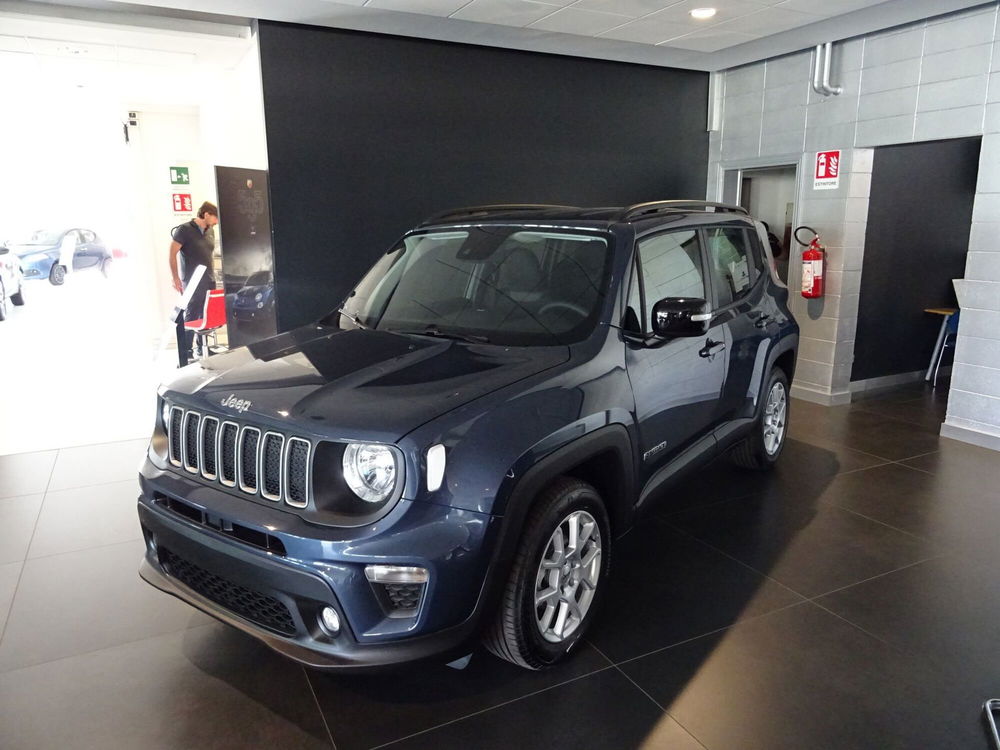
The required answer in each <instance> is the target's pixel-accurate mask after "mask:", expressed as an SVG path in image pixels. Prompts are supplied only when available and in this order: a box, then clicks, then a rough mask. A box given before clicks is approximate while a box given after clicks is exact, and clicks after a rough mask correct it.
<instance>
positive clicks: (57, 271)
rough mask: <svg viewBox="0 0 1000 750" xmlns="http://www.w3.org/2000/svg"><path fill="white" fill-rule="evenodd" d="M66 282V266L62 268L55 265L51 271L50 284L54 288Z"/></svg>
mask: <svg viewBox="0 0 1000 750" xmlns="http://www.w3.org/2000/svg"><path fill="white" fill-rule="evenodd" d="M65 281H66V266H61V265H59V264H58V263H55V264H53V266H52V269H51V270H50V271H49V283H50V284H52V286H62V285H63V283H64V282H65Z"/></svg>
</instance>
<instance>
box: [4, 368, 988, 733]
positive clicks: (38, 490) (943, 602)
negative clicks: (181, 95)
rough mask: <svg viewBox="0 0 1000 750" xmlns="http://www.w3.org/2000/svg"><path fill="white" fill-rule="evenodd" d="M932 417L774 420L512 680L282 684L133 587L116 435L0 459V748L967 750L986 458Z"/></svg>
mask: <svg viewBox="0 0 1000 750" xmlns="http://www.w3.org/2000/svg"><path fill="white" fill-rule="evenodd" d="M943 415H944V403H943V398H942V397H940V396H937V397H936V396H935V395H934V394H933V393H930V392H927V391H925V390H924V389H923V388H922V387H919V386H912V387H907V388H903V389H900V390H897V391H893V392H890V393H884V394H881V395H877V396H874V397H867V398H865V399H864V400H861V401H858V402H856V403H855V404H853V405H851V406H849V407H837V408H831V409H824V408H822V407H818V406H814V405H811V404H808V403H804V402H794V403H793V416H792V421H791V432H790V436H791V440H790V442H789V443H788V446H787V452H786V454H785V456H784V457H783V458H782V462H781V464H780V465H779V467H778V469H777V470H776V471H775V472H773V473H772V474H768V475H756V474H746V473H743V472H741V471H738V470H736V469H731V468H729V467H728V465H726V464H725V463H723V462H717V463H716V464H714V465H713V466H711V467H709V468H708V469H706V470H704V471H702V472H700V473H699V474H697V475H696V476H693V477H691V478H690V479H688V480H687V481H685V482H684V483H683V484H682V485H680V486H678V487H675V488H674V489H673V490H672V491H670V492H669V493H668V494H667V496H666V497H665V498H664V499H663V502H662V503H661V504H660V505H659V507H658V508H657V510H656V512H655V515H653V516H652V517H651V518H650V519H649V521H648V522H646V523H644V524H642V525H641V527H639V528H637V529H636V530H633V531H632V532H630V533H629V534H628V535H627V536H626V537H625V538H624V539H622V540H621V541H620V542H619V544H618V545H617V547H616V550H615V557H614V562H613V567H612V577H611V578H610V579H609V584H610V588H609V590H608V592H607V599H606V600H605V602H604V608H603V611H602V612H601V613H600V617H599V619H598V621H597V622H595V627H594V629H593V630H592V631H591V633H590V636H589V638H588V641H587V643H585V644H584V645H582V647H581V648H580V649H579V651H578V652H577V653H576V654H574V655H573V657H572V658H571V659H570V660H569V662H568V663H566V664H565V665H563V666H560V667H558V668H556V669H553V670H550V671H546V672H535V673H529V672H524V671H521V670H519V669H516V668H514V667H511V666H509V665H507V664H504V663H501V662H499V661H497V660H496V659H493V658H492V657H489V656H487V655H485V654H483V653H481V652H477V653H476V654H475V655H474V656H473V659H472V662H471V664H470V665H469V667H468V668H466V669H465V670H464V671H456V670H452V669H449V668H447V667H445V666H443V665H429V666H421V667H418V668H410V669H406V670H401V671H399V672H394V673H388V674H380V675H371V676H360V677H359V676H353V677H348V676H330V675H326V674H319V673H313V672H307V671H306V670H304V669H302V668H301V667H299V666H297V665H296V664H294V663H292V662H290V661H287V660H285V659H283V658H281V657H278V656H276V655H274V654H272V653H271V652H270V651H268V650H267V649H265V648H263V647H261V646H259V645H258V644H257V643H256V642H255V641H253V640H252V639H249V638H247V637H245V636H243V635H241V634H239V633H237V632H236V631H233V630H231V629H229V628H226V627H224V626H221V625H219V624H216V623H215V622H214V621H212V620H210V619H208V618H206V617H204V616H202V615H200V614H198V613H196V612H195V611H194V610H192V609H190V608H188V607H186V606H185V605H183V604H180V603H179V602H177V601H175V600H174V599H171V598H170V597H167V596H164V595H162V594H160V593H159V592H156V591H154V590H153V589H151V588H150V587H148V586H146V585H145V584H143V583H141V582H140V581H139V579H138V576H137V575H136V572H135V571H136V567H137V564H138V560H139V556H140V554H141V551H142V544H141V542H140V539H139V533H138V525H137V524H136V522H135V518H134V516H135V510H134V494H135V491H136V487H135V483H134V481H135V480H134V473H135V468H136V465H137V464H138V461H139V457H140V455H141V452H142V447H143V443H142V441H130V442H124V443H112V444H105V445H98V446H87V447H83V448H70V449H65V450H59V451H48V452H44V453H36V454H26V455H17V456H5V457H0V627H3V635H2V638H0V746H2V747H4V748H32V749H34V748H42V747H73V748H78V747H94V748H111V747H146V748H166V747H170V748H174V747H176V748H188V747H199V748H209V747H248V746H260V747H268V748H285V747H287V748H305V747H314V746H315V747H322V746H330V745H332V744H334V743H335V744H336V747H338V748H340V749H341V750H345V749H348V748H370V747H379V746H384V745H390V746H392V747H399V748H408V747H414V748H416V747H428V748H450V747H463V748H465V747H470V748H510V747H517V748H521V749H523V750H529V749H531V748H562V747H585V748H588V750H591V749H596V748H615V749H618V748H640V747H641V748H710V749H711V750H716V749H717V748H718V749H722V748H727V749H728V748H741V749H742V748H767V749H768V750H777V749H780V748H796V749H798V748H824V750H825V749H827V748H911V747H914V748H915V747H919V748H984V749H985V748H987V747H988V742H987V739H986V736H985V733H984V731H983V725H982V719H981V714H980V711H981V706H982V703H983V701H984V700H986V699H987V698H990V697H994V696H1000V585H998V584H1000V573H998V572H997V571H998V570H1000V566H998V563H1000V545H998V544H997V539H998V538H1000V456H998V455H997V454H996V453H992V452H990V451H986V450H982V449H978V448H974V447H972V446H968V445H964V444H961V443H957V442H953V441H949V440H944V439H941V438H939V437H938V436H937V429H938V424H939V423H940V420H941V419H942V418H943Z"/></svg>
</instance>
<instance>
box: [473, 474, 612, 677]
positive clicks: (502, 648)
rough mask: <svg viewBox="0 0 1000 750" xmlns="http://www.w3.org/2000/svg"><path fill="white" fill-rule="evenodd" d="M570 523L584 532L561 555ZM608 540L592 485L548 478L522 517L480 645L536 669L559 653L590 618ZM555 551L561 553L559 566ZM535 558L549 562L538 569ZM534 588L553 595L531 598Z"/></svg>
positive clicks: (600, 504)
mask: <svg viewBox="0 0 1000 750" xmlns="http://www.w3.org/2000/svg"><path fill="white" fill-rule="evenodd" d="M574 524H575V525H576V527H577V530H578V531H577V535H578V538H579V537H580V536H585V539H584V542H583V543H582V546H581V545H580V543H579V542H578V544H577V549H576V550H574V551H573V552H571V553H570V554H569V556H567V554H566V553H567V551H568V550H567V549H566V548H567V547H568V546H569V545H568V543H567V542H568V540H567V535H568V534H569V533H571V532H570V526H572V525H574ZM557 534H558V537H557ZM559 539H561V540H562V547H563V550H562V552H561V553H560V552H559V550H558V546H559V543H558V540H559ZM610 548H611V526H610V524H609V522H608V513H607V510H606V509H605V507H604V501H603V500H601V496H600V495H598V494H597V491H596V490H595V489H594V488H593V487H591V486H590V485H589V484H587V483H586V482H582V481H580V480H578V479H573V478H571V477H560V478H559V479H557V480H555V481H554V482H553V483H552V484H551V485H549V487H548V488H547V489H545V491H543V492H542V494H541V495H540V496H539V497H538V498H537V499H536V501H535V505H534V506H533V507H532V509H531V511H530V512H529V513H528V517H527V519H526V520H525V522H524V529H523V530H522V532H521V539H520V542H519V544H518V549H517V554H516V556H515V558H514V563H513V566H512V567H511V572H510V578H509V579H508V581H507V585H506V586H505V588H504V591H503V596H502V600H501V602H500V607H499V611H498V612H497V615H496V618H495V620H494V622H493V623H492V625H491V626H490V627H489V629H488V630H487V631H486V633H485V634H484V637H483V643H484V645H485V646H486V648H487V649H488V650H489V651H491V652H492V653H493V654H495V655H496V656H499V657H500V658H501V659H505V660H506V661H509V662H512V663H514V664H517V665H518V666H521V667H524V668H526V669H543V668H545V667H549V666H552V665H553V664H555V663H556V662H558V661H559V660H561V659H563V658H564V657H565V656H566V655H567V654H568V653H569V652H570V651H571V650H572V649H573V646H575V645H576V643H577V642H578V641H579V640H580V638H582V637H583V635H584V634H585V633H586V631H587V628H588V626H589V625H590V623H591V621H592V620H593V615H594V612H595V611H596V610H597V605H598V604H599V603H600V600H601V598H602V593H603V591H604V589H605V588H606V584H604V585H602V584H603V582H604V580H605V579H606V578H607V574H608V564H609V562H610V551H611V550H610ZM595 550H596V551H595ZM553 558H555V559H553ZM560 558H561V559H563V560H565V563H564V565H563V566H562V567H559V566H558V562H557V561H558V559H560ZM588 558H589V561H588ZM543 562H546V563H549V565H552V564H555V567H549V568H547V569H543V568H542V567H541V566H542V564H543ZM546 570H547V572H545V571H546ZM587 581H589V582H591V583H592V584H593V585H592V586H588V585H587V583H586V582H587ZM539 590H540V591H541V592H543V593H544V592H545V591H552V592H553V594H554V596H558V598H557V599H551V600H550V601H549V602H548V603H546V604H538V605H536V592H537V591H539ZM560 594H562V595H561V596H560ZM570 600H572V602H573V604H571V603H570ZM574 605H575V609H576V613H575V614H574V613H573V611H572V610H573V607H574ZM560 622H561V623H562V625H561V627H560ZM560 630H561V631H562V632H559V631H560Z"/></svg>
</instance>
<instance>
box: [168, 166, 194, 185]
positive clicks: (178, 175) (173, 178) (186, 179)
mask: <svg viewBox="0 0 1000 750" xmlns="http://www.w3.org/2000/svg"><path fill="white" fill-rule="evenodd" d="M170 184H171V185H190V184H191V173H190V172H188V168H187V167H171V168H170Z"/></svg>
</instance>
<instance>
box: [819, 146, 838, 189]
mask: <svg viewBox="0 0 1000 750" xmlns="http://www.w3.org/2000/svg"><path fill="white" fill-rule="evenodd" d="M839 186H840V151H839V150H838V151H820V152H818V153H817V154H816V170H815V172H814V174H813V190H834V189H835V188H837V187H839Z"/></svg>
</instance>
